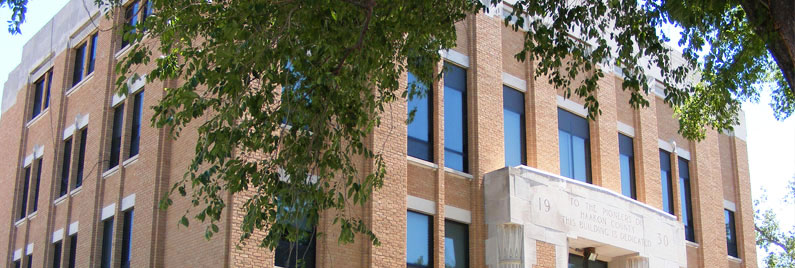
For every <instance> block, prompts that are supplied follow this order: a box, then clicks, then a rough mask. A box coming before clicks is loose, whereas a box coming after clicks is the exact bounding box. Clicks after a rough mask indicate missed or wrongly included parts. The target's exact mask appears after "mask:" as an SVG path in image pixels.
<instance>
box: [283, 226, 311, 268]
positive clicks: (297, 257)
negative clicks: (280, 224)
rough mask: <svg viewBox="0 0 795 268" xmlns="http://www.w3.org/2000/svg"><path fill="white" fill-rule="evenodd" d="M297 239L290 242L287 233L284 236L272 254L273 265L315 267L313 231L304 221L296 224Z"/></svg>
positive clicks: (291, 267)
mask: <svg viewBox="0 0 795 268" xmlns="http://www.w3.org/2000/svg"><path fill="white" fill-rule="evenodd" d="M298 225H299V226H298V230H296V231H298V232H300V233H299V234H298V239H297V241H296V242H294V243H293V242H290V240H288V239H287V235H288V234H287V233H285V234H284V236H283V237H282V239H281V240H279V245H278V246H277V247H276V251H275V252H274V254H275V258H274V265H276V266H278V267H285V268H294V267H302V268H313V267H315V248H316V246H315V244H316V241H315V229H314V227H313V226H310V225H309V222H308V221H307V220H306V219H303V220H301V221H300V222H299V223H298Z"/></svg>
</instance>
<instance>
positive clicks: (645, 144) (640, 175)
mask: <svg viewBox="0 0 795 268" xmlns="http://www.w3.org/2000/svg"><path fill="white" fill-rule="evenodd" d="M646 98H647V99H649V107H646V108H644V109H640V110H636V111H635V113H636V114H635V126H636V129H635V146H636V147H635V148H636V149H635V152H636V154H637V155H636V157H635V159H636V160H635V163H636V164H637V166H636V171H637V172H636V174H635V179H636V182H637V184H636V190H637V194H638V201H641V202H644V203H646V204H649V205H651V206H653V207H655V208H658V209H662V188H661V186H660V156H659V150H660V147H659V145H658V142H657V141H658V132H657V116H656V115H657V112H656V108H657V107H656V101H655V99H654V98H656V96H654V94H651V95H647V96H646Z"/></svg>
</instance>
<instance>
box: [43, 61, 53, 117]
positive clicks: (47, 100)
mask: <svg viewBox="0 0 795 268" xmlns="http://www.w3.org/2000/svg"><path fill="white" fill-rule="evenodd" d="M51 87H52V70H50V71H49V72H47V88H46V89H44V109H47V108H48V107H50V88H51Z"/></svg>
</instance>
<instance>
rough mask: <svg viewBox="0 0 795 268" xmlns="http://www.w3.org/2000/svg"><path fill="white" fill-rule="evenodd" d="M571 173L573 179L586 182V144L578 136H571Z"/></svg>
mask: <svg viewBox="0 0 795 268" xmlns="http://www.w3.org/2000/svg"><path fill="white" fill-rule="evenodd" d="M571 150H572V152H571V155H572V171H573V172H574V179H575V180H578V181H582V182H589V181H588V175H587V174H588V171H587V167H588V163H587V162H588V161H587V159H586V157H587V155H588V142H587V141H586V140H585V139H583V138H581V137H578V136H571Z"/></svg>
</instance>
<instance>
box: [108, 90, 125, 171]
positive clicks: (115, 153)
mask: <svg viewBox="0 0 795 268" xmlns="http://www.w3.org/2000/svg"><path fill="white" fill-rule="evenodd" d="M123 123H124V104H119V106H116V108H113V135H112V136H111V140H110V159H109V163H110V164H109V165H108V169H111V168H113V167H115V166H118V165H119V155H120V153H121V133H122V129H123V126H122V124H123Z"/></svg>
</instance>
